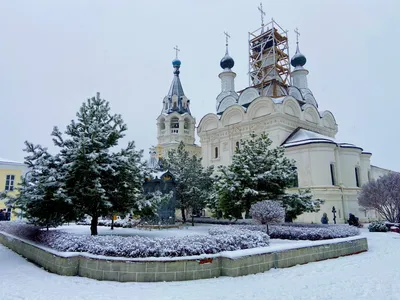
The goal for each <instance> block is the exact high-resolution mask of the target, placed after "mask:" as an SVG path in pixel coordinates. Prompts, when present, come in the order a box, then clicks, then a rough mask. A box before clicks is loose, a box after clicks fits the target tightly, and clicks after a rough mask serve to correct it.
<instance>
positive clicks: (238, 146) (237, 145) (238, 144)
mask: <svg viewBox="0 0 400 300" xmlns="http://www.w3.org/2000/svg"><path fill="white" fill-rule="evenodd" d="M239 148H240V143H239V142H236V148H235V150H236V151H238V150H239Z"/></svg>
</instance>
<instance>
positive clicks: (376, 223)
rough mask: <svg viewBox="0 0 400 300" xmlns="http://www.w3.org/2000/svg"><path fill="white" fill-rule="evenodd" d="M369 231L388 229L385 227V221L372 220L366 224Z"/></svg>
mask: <svg viewBox="0 0 400 300" xmlns="http://www.w3.org/2000/svg"><path fill="white" fill-rule="evenodd" d="M368 230H369V232H387V231H388V230H389V229H388V228H387V226H386V224H385V222H382V221H374V222H372V223H371V224H369V225H368Z"/></svg>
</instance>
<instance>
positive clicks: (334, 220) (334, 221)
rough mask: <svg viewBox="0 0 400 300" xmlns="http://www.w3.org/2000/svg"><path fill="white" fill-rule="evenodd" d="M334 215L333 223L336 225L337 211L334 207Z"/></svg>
mask: <svg viewBox="0 0 400 300" xmlns="http://www.w3.org/2000/svg"><path fill="white" fill-rule="evenodd" d="M332 213H333V223H334V224H336V209H335V207H334V206H333V207H332Z"/></svg>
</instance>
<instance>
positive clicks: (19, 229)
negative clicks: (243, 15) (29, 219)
mask: <svg viewBox="0 0 400 300" xmlns="http://www.w3.org/2000/svg"><path fill="white" fill-rule="evenodd" d="M0 231H4V232H7V233H9V234H12V235H15V236H18V237H21V238H24V239H29V240H36V238H37V236H38V235H39V234H40V233H41V231H40V227H38V226H32V225H29V224H26V223H24V222H19V221H2V222H0Z"/></svg>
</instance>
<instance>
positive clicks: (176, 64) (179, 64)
mask: <svg viewBox="0 0 400 300" xmlns="http://www.w3.org/2000/svg"><path fill="white" fill-rule="evenodd" d="M172 66H173V67H174V68H179V67H180V66H181V61H180V60H179V59H177V58H175V59H174V60H173V61H172Z"/></svg>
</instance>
